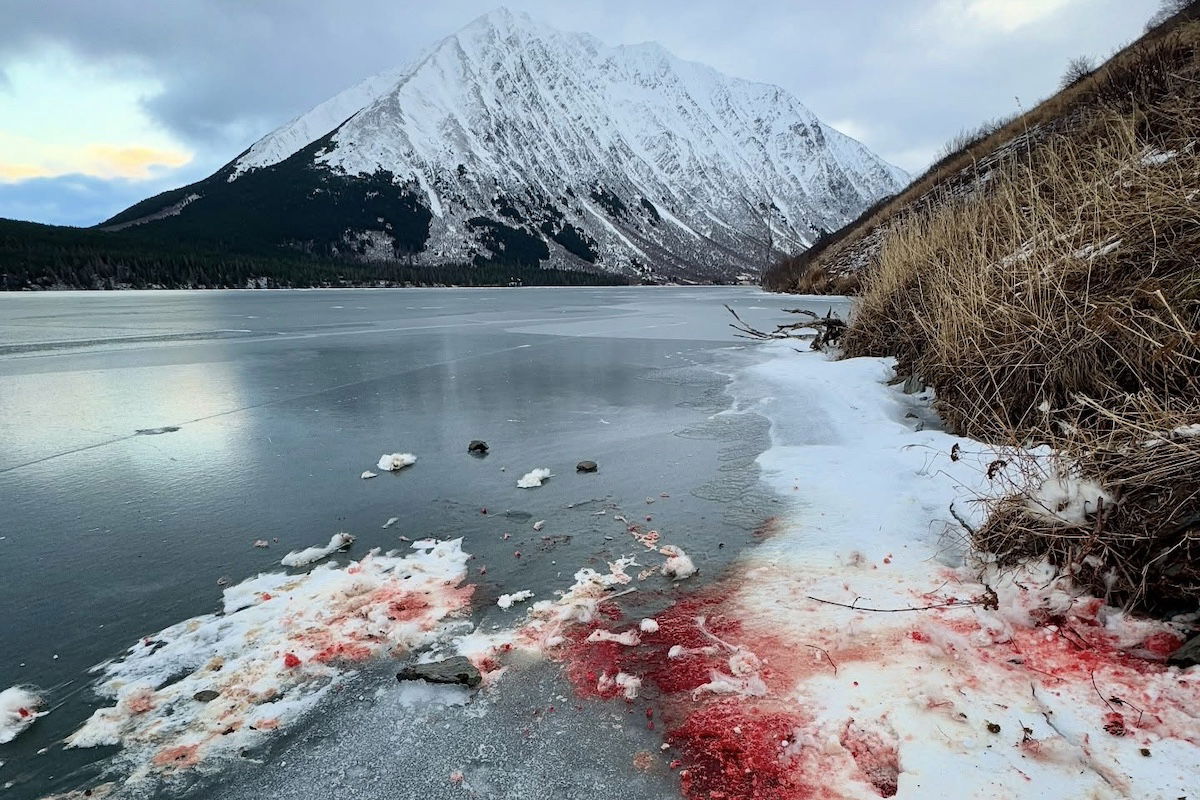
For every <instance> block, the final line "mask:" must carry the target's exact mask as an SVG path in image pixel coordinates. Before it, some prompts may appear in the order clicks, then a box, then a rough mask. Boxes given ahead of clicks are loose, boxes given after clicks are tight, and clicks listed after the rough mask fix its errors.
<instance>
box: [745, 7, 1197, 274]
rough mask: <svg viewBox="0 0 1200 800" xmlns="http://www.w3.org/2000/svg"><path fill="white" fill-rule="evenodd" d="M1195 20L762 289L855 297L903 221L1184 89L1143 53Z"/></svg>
mask: <svg viewBox="0 0 1200 800" xmlns="http://www.w3.org/2000/svg"><path fill="white" fill-rule="evenodd" d="M1197 19H1200V5H1198V4H1196V3H1192V4H1191V5H1190V6H1188V7H1186V8H1184V9H1183V10H1182V11H1180V12H1178V13H1176V14H1175V15H1173V16H1171V17H1169V18H1168V19H1166V20H1164V21H1163V22H1162V23H1161V24H1159V25H1158V26H1157V27H1155V28H1154V29H1152V30H1149V31H1147V32H1146V33H1145V34H1144V35H1143V36H1141V37H1139V38H1138V39H1137V40H1136V41H1134V42H1133V43H1132V44H1130V45H1128V46H1127V47H1125V48H1124V49H1122V50H1121V51H1119V52H1118V53H1117V54H1116V55H1114V56H1113V57H1112V58H1111V59H1109V61H1108V62H1106V63H1105V64H1103V65H1101V66H1100V67H1099V68H1097V69H1096V70H1094V71H1093V72H1092V73H1091V74H1090V75H1087V76H1085V77H1083V78H1082V79H1081V80H1077V81H1075V82H1074V83H1072V84H1070V85H1068V86H1066V87H1064V88H1063V89H1062V90H1061V91H1060V92H1058V93H1056V94H1055V95H1053V96H1051V97H1049V98H1047V99H1046V100H1044V101H1043V102H1041V103H1040V104H1038V105H1037V106H1035V107H1034V108H1033V109H1031V110H1030V111H1028V112H1026V113H1024V114H1021V115H1019V116H1016V117H1014V118H1013V119H1011V120H1008V121H1006V122H1003V123H1002V124H999V125H998V126H997V125H996V124H995V123H993V124H987V125H984V126H983V127H982V128H981V130H980V132H979V133H977V134H976V135H975V136H974V137H973V138H971V139H970V140H969V141H967V142H966V144H965V145H964V146H962V147H961V148H959V149H958V150H956V151H954V152H951V153H949V154H948V155H946V156H944V157H943V158H941V159H940V160H939V161H937V162H936V163H935V164H933V165H932V166H931V167H930V168H929V169H928V170H926V172H925V173H924V174H922V175H920V176H919V177H917V178H916V179H915V180H913V181H912V183H911V184H909V185H908V186H907V187H905V188H904V189H903V190H902V191H900V192H899V193H897V194H896V195H894V196H889V197H885V198H883V199H881V200H880V201H878V202H877V203H875V204H874V205H873V206H871V207H870V208H868V209H866V210H865V211H864V212H863V213H862V214H861V215H860V216H859V217H858V218H857V219H855V220H854V221H852V222H851V223H849V224H847V225H845V226H844V227H842V228H840V229H836V230H834V232H833V233H832V234H830V235H827V236H823V237H821V238H820V239H819V240H818V241H817V242H815V243H814V244H813V246H812V247H810V248H807V249H805V250H802V251H799V250H798V251H796V252H795V253H794V254H793V255H791V256H788V257H785V258H783V259H780V260H779V261H777V262H775V263H774V264H773V265H771V266H770V267H769V268H768V269H767V270H765V271H764V273H763V277H762V285H763V287H764V288H767V289H770V290H772V291H780V292H802V293H808V292H816V293H822V294H824V293H834V294H844V293H854V292H857V291H858V289H859V287H860V283H861V279H862V276H863V275H864V274H867V273H869V272H870V271H871V269H872V267H873V265H874V264H876V263H877V262H878V258H879V254H880V251H881V249H882V245H883V242H884V238H885V236H886V234H887V232H888V231H889V229H890V228H891V227H893V226H895V225H897V224H900V223H902V221H903V220H904V219H905V218H906V217H908V216H910V215H913V214H918V213H921V212H923V211H925V210H928V209H930V208H934V207H938V206H941V205H944V204H945V203H946V202H948V201H951V200H952V199H954V198H956V197H960V196H962V195H963V194H964V193H967V192H970V191H972V189H973V187H975V186H977V185H978V184H979V183H980V182H981V181H987V180H988V176H989V175H990V173H991V172H992V170H993V169H995V168H996V167H997V166H998V165H1001V164H1004V163H1006V162H1008V161H1010V160H1011V159H1012V158H1013V157H1014V156H1020V155H1030V154H1031V152H1032V151H1035V150H1037V148H1038V147H1040V146H1041V144H1042V143H1044V142H1051V141H1054V140H1055V138H1056V137H1059V136H1062V137H1067V138H1077V139H1079V138H1082V137H1084V136H1086V134H1087V124H1086V120H1087V117H1088V113H1089V112H1090V111H1091V110H1093V109H1095V108H1097V107H1104V108H1117V109H1118V110H1119V111H1120V113H1133V109H1134V108H1135V107H1136V106H1137V105H1138V104H1139V103H1153V102H1157V100H1158V99H1160V98H1163V97H1165V96H1168V95H1170V94H1171V93H1172V92H1174V91H1175V89H1177V88H1178V87H1179V85H1180V84H1182V83H1184V82H1183V81H1180V80H1174V81H1172V80H1171V78H1170V73H1171V69H1172V64H1171V63H1170V62H1168V61H1162V59H1163V58H1168V59H1169V58H1172V57H1176V55H1171V54H1167V53H1165V52H1164V51H1161V50H1158V51H1156V50H1152V49H1150V48H1151V46H1152V45H1155V44H1156V43H1161V41H1162V40H1163V39H1164V37H1167V36H1168V35H1171V34H1178V33H1179V31H1180V29H1181V27H1183V26H1186V25H1187V24H1188V23H1189V22H1191V21H1194V20H1197ZM1156 59H1157V62H1156V63H1155V60H1156Z"/></svg>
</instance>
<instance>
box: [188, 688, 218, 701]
mask: <svg viewBox="0 0 1200 800" xmlns="http://www.w3.org/2000/svg"><path fill="white" fill-rule="evenodd" d="M220 696H221V693H220V692H218V691H215V690H213V689H201V690H200V691H198V692H196V693H195V694H194V695H192V699H193V700H196V701H198V702H201V703H211V702H212V701H213V700H216V699H217V698H218V697H220Z"/></svg>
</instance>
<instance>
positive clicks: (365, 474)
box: [358, 469, 379, 481]
mask: <svg viewBox="0 0 1200 800" xmlns="http://www.w3.org/2000/svg"><path fill="white" fill-rule="evenodd" d="M358 477H360V478H362V479H363V480H364V481H365V480H367V479H368V478H377V477H379V476H378V475H376V474H375V473H374V472H371V470H369V469H367V470H363V474H362V475H359V476H358Z"/></svg>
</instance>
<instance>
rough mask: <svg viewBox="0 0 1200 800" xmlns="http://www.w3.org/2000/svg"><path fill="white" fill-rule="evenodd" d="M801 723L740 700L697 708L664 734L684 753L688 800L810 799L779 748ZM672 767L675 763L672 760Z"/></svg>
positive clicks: (788, 715) (800, 776)
mask: <svg viewBox="0 0 1200 800" xmlns="http://www.w3.org/2000/svg"><path fill="white" fill-rule="evenodd" d="M803 724H804V720H803V719H802V718H801V717H800V716H799V715H797V714H791V713H786V712H783V711H776V710H772V709H770V708H764V707H753V706H750V705H749V704H747V703H746V701H745V699H744V698H739V699H736V700H721V701H719V702H716V703H711V704H709V705H705V706H702V707H701V708H699V709H698V710H696V711H694V712H693V713H692V714H690V715H689V716H688V717H687V719H685V720H684V722H683V724H682V725H680V726H679V727H677V728H675V729H674V730H672V731H671V732H670V733H669V734H668V735H667V741H668V742H669V743H670V744H671V745H673V746H676V747H678V748H679V749H680V750H681V751H682V752H683V754H684V758H683V759H682V763H686V764H687V765H688V768H687V770H686V771H684V772H683V773H680V781H681V784H682V788H683V794H684V796H685V797H687V798H688V800H702V798H703V800H709V798H729V799H730V800H733V799H734V798H736V799H737V800H801V798H811V797H813V796H814V787H813V786H812V785H811V784H810V783H809V782H808V780H806V778H805V776H804V775H803V770H801V769H799V768H798V765H797V764H795V763H792V758H791V757H790V756H789V755H788V754H786V753H785V752H784V751H783V749H782V748H781V747H780V742H783V741H785V740H786V741H790V740H791V739H792V737H793V736H794V735H795V731H796V728H798V727H800V726H801V725H803ZM673 763H676V762H673Z"/></svg>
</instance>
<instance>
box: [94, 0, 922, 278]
mask: <svg viewBox="0 0 1200 800" xmlns="http://www.w3.org/2000/svg"><path fill="white" fill-rule="evenodd" d="M265 174H270V175H274V183H277V184H279V186H278V190H279V191H280V192H281V193H286V192H291V196H284V194H279V195H278V196H276V197H274V198H272V197H271V196H269V193H267V194H264V193H263V192H260V191H256V190H253V187H248V186H245V185H243V186H239V184H242V183H243V182H244V181H249V182H250V183H251V184H254V183H263V182H264V181H265ZM906 180H907V176H906V175H905V174H904V173H903V171H901V170H899V169H898V168H896V167H893V166H891V165H889V164H887V163H886V162H883V161H882V160H881V159H879V158H878V157H876V156H874V155H873V154H871V153H870V152H869V151H868V150H867V149H866V148H865V147H864V146H863V145H861V144H860V143H858V142H856V141H855V140H853V139H851V138H850V137H847V136H845V135H844V134H842V133H840V132H839V131H836V130H835V129H833V128H831V127H829V126H827V125H825V124H824V123H823V122H821V121H820V120H819V119H818V118H817V117H816V116H815V115H814V114H813V113H812V112H811V111H809V110H808V109H807V108H806V107H804V106H803V104H801V103H800V102H799V101H798V100H796V99H795V98H794V97H792V96H791V95H790V94H788V93H787V92H786V91H784V90H783V89H781V88H779V87H776V86H771V85H770V84H763V83H756V82H752V81H745V80H742V79H737V78H730V77H728V76H725V75H723V74H722V73H720V72H718V71H716V70H715V69H713V68H712V67H709V66H706V65H703V64H699V63H697V62H690V61H684V60H683V59H679V58H677V57H675V56H674V55H672V54H671V53H670V52H669V51H667V50H666V48H664V47H663V46H662V45H660V44H658V43H655V42H649V43H639V44H633V45H618V46H609V45H606V44H604V43H603V42H601V41H600V40H599V39H597V38H596V37H594V36H591V35H590V34H577V33H564V32H560V31H557V30H555V29H553V28H550V27H548V26H545V25H542V24H540V23H536V22H534V21H533V20H531V19H530V18H529V17H528V16H526V15H523V14H522V15H516V14H513V13H512V12H510V11H507V10H506V9H499V10H496V11H493V12H490V13H489V14H486V15H484V16H482V17H479V18H477V19H476V20H474V21H472V22H471V23H469V24H468V25H466V26H465V27H463V28H462V29H460V30H459V31H457V32H455V33H454V34H451V35H450V36H447V37H445V38H444V39H442V40H441V41H439V42H437V43H436V44H434V45H433V46H432V47H430V48H428V49H426V50H425V51H424V52H423V53H422V54H421V56H420V57H418V58H417V59H415V60H414V61H412V62H410V64H409V65H407V66H404V67H399V68H395V69H391V70H385V71H384V72H381V73H379V74H377V75H375V76H372V77H369V78H367V79H365V80H363V81H360V82H359V83H357V84H355V85H354V86H352V87H350V88H348V89H346V90H344V91H342V92H340V93H338V94H337V95H334V96H333V97H332V98H330V99H329V100H326V101H324V102H323V103H320V104H318V105H317V106H314V107H313V108H312V109H310V110H309V111H307V112H305V113H304V114H301V115H299V116H297V117H295V118H294V119H293V120H291V121H290V122H288V123H286V124H285V125H283V126H281V127H280V128H278V129H276V130H275V131H272V132H271V133H269V134H267V135H266V136H264V137H262V138H261V139H259V140H258V141H257V142H255V143H254V144H253V145H251V146H250V147H249V148H248V149H247V150H246V151H244V152H243V153H242V154H240V155H239V156H238V157H236V158H235V159H234V160H233V161H231V162H230V163H229V164H227V165H226V166H225V167H223V168H222V169H221V170H218V172H217V173H214V175H212V176H210V177H209V178H206V179H205V180H203V181H200V182H198V183H196V184H192V185H191V186H189V187H182V188H181V189H177V190H173V191H172V192H167V193H164V194H162V195H159V196H158V197H156V198H151V200H148V201H143V202H142V203H139V204H137V205H135V206H133V207H131V208H130V209H127V210H126V211H124V212H122V213H121V214H118V215H116V216H115V217H113V218H112V219H110V220H108V221H107V222H105V223H103V224H102V226H101V227H105V228H110V229H112V228H128V227H133V226H137V227H142V226H146V227H151V228H165V229H189V230H191V232H192V233H197V232H199V233H202V234H203V233H204V232H203V231H197V230H196V229H197V228H202V227H203V225H204V224H209V225H212V226H214V230H213V231H210V232H208V234H207V235H219V234H220V231H221V229H222V228H224V229H226V230H227V231H229V235H231V236H242V237H249V238H251V239H253V238H255V235H256V234H255V232H254V231H253V230H251V226H248V225H247V224H245V222H244V221H242V220H238V219H233V216H234V215H233V213H232V209H234V208H235V207H239V206H240V207H241V208H245V207H246V206H245V204H246V203H247V202H249V201H251V200H252V201H253V202H254V205H253V206H251V207H252V208H255V209H256V210H259V211H260V213H264V216H265V218H269V217H271V216H272V215H273V214H297V213H299V215H300V216H301V217H311V216H312V214H309V213H307V212H304V211H302V210H301V208H302V207H303V206H310V205H315V206H317V207H320V208H322V209H323V212H329V213H333V212H337V213H348V212H347V209H352V211H351V212H349V213H348V219H347V220H346V224H345V225H344V226H342V229H341V230H332V229H329V228H328V226H326V225H322V226H320V227H321V230H320V231H319V235H316V236H310V235H309V234H308V233H307V232H306V231H305V230H303V229H302V228H300V227H298V226H296V225H290V224H287V223H286V222H285V223H283V224H275V223H271V224H267V225H265V226H264V231H263V232H261V236H260V237H259V238H263V237H266V238H267V239H270V240H272V241H274V243H275V244H276V245H285V246H290V247H299V248H300V249H311V250H314V251H317V252H321V253H324V254H332V255H341V256H349V257H354V258H359V259H367V260H372V259H374V260H390V259H396V258H400V259H404V260H406V261H408V262H410V263H413V264H438V263H447V262H460V263H461V262H474V263H484V262H488V263H495V262H503V261H513V262H516V263H524V264H530V263H535V262H536V263H543V264H546V265H549V266H556V267H562V268H576V269H579V268H582V269H600V270H605V271H610V272H616V273H620V274H624V275H629V276H633V277H642V278H647V277H663V278H676V279H678V278H682V279H711V278H723V279H729V278H734V277H737V276H742V277H747V276H752V275H753V274H754V273H756V272H757V268H758V267H760V266H761V265H762V264H764V263H765V262H766V261H768V260H770V256H771V255H772V254H773V253H775V252H777V251H786V250H790V249H795V248H797V247H803V246H807V245H808V244H809V243H811V242H812V241H813V240H814V239H815V238H817V236H819V235H820V233H821V232H822V231H825V230H830V229H832V228H836V227H839V226H840V225H841V224H843V223H844V222H846V221H848V220H849V219H852V218H853V217H854V216H856V215H857V214H858V213H859V212H860V211H861V210H862V208H865V207H866V206H867V205H869V204H870V203H872V202H874V201H875V200H877V199H878V198H879V197H881V196H884V195H885V194H890V193H892V192H894V191H895V190H897V189H898V188H899V187H900V186H901V185H902V184H903V183H904V182H905V181H906ZM266 182H271V181H266ZM356 182H361V183H359V184H358V185H359V189H361V191H356V190H355V189H354V188H353V186H352V184H355V183H356ZM222 184H223V185H222ZM330 187H332V188H330ZM364 187H369V188H364ZM326 189H330V191H332V192H333V193H335V194H337V195H338V197H339V200H338V202H337V203H334V204H333V205H334V206H337V208H333V207H331V206H330V203H329V198H328V197H322V195H323V194H326V192H325V190H326ZM298 191H303V192H306V193H307V195H306V196H307V197H308V199H309V200H304V199H303V198H301V197H297V196H296V192H298ZM372 192H374V193H377V194H374V195H371V196H368V194H370V193H372ZM381 195H391V196H393V199H394V200H395V202H394V203H392V204H391V205H390V206H389V208H388V209H385V210H388V211H389V213H378V212H379V211H380V210H381V209H380V208H378V206H380V205H388V204H387V203H381V202H380V201H379V197H380V196H381ZM309 201H311V202H309ZM372 214H373V215H374V216H373V217H372V216H371V215H372ZM426 215H427V216H428V223H427V230H426V231H425V234H424V236H423V238H422V237H420V236H415V235H406V236H400V237H398V236H396V235H395V234H394V232H395V231H396V230H397V229H399V228H404V229H405V230H407V231H409V232H410V233H411V231H412V229H413V225H414V221H415V220H416V221H418V222H419V220H417V218H423V217H424V216H426ZM189 217H193V218H199V219H201V220H204V222H202V223H199V224H188V223H186V222H184V220H185V219H186V218H189ZM339 224H340V223H339ZM418 227H420V226H419V225H418Z"/></svg>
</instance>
